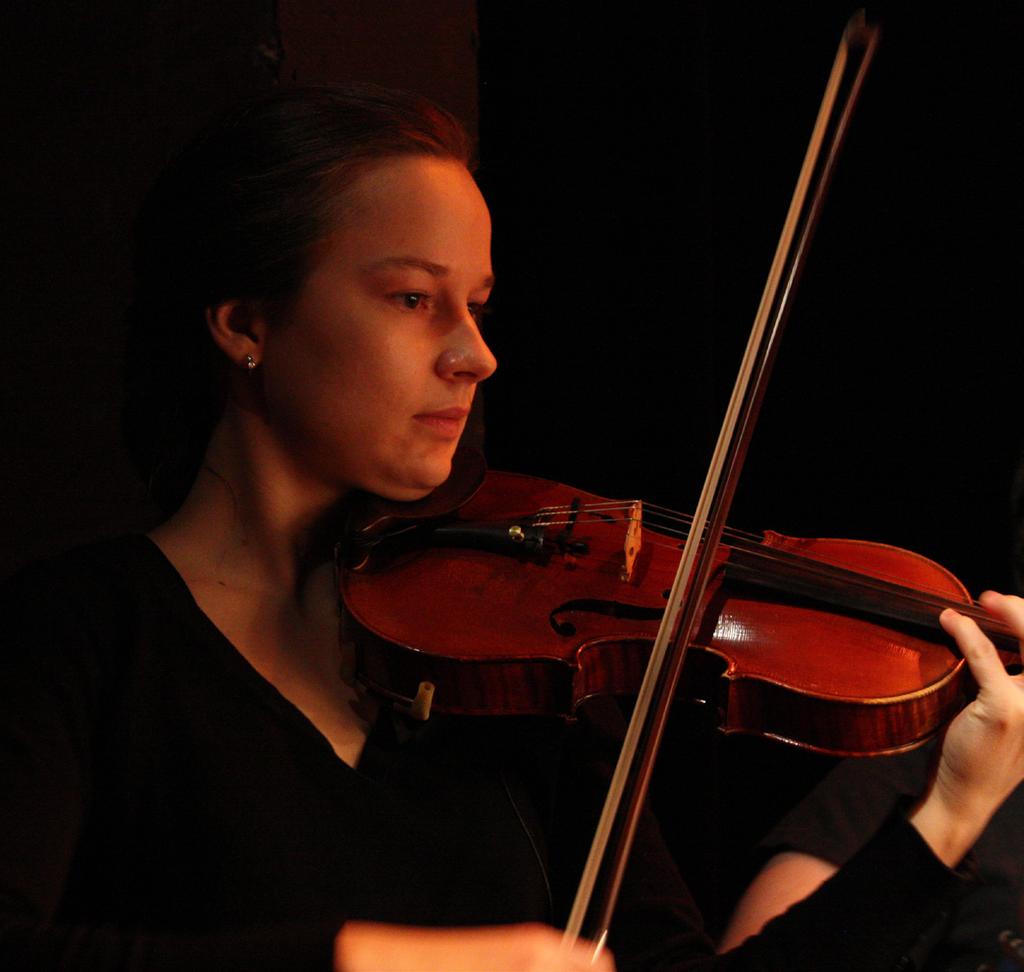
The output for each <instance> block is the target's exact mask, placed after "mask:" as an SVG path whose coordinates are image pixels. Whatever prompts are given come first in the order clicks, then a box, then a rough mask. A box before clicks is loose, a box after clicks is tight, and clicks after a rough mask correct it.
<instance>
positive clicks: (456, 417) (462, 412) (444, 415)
mask: <svg viewBox="0 0 1024 972" xmlns="http://www.w3.org/2000/svg"><path fill="white" fill-rule="evenodd" d="M468 414H469V409H468V408H444V409H441V410H439V411H437V412H421V413H420V414H419V415H416V416H414V418H415V419H416V421H417V422H419V423H420V424H422V425H425V426H427V428H429V429H431V430H432V431H434V432H436V433H437V434H438V435H440V436H442V437H444V438H446V439H457V438H458V437H459V436H460V435H461V434H462V426H463V423H464V422H465V420H466V416H467V415H468Z"/></svg>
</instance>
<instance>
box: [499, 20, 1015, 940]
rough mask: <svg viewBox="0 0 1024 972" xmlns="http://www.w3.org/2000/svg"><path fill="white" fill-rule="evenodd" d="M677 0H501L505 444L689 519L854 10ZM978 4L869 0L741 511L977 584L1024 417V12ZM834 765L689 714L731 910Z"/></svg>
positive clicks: (536, 469) (684, 839) (590, 485)
mask: <svg viewBox="0 0 1024 972" xmlns="http://www.w3.org/2000/svg"><path fill="white" fill-rule="evenodd" d="M911 6H913V7H915V8H916V10H915V11H913V12H912V13H911V12H909V11H908V8H909V7H911ZM654 9H655V8H654V7H653V6H646V5H636V6H635V7H634V8H632V11H631V12H630V13H628V14H626V13H623V12H622V7H621V5H615V6H614V7H611V5H609V7H608V9H606V10H604V11H602V5H597V4H557V5H543V6H542V5H540V4H525V5H524V4H515V5H509V4H481V5H480V7H479V15H480V32H481V56H480V77H481V141H482V166H481V171H480V180H481V184H482V185H483V187H484V189H485V192H486V193H487V195H488V197H489V200H490V202H491V204H492V208H493V211H494V216H495V225H496V243H495V262H496V271H497V275H498V281H499V282H498V285H497V288H496V291H495V299H494V304H495V308H496V312H495V315H494V320H493V323H492V324H490V325H489V326H490V327H491V331H490V336H491V340H492V343H493V345H494V347H495V349H496V352H497V354H498V358H499V361H500V362H501V366H500V367H499V371H498V373H497V375H496V376H495V377H494V378H493V379H491V381H490V383H489V385H488V387H487V389H486V392H487V394H486V401H487V409H488V411H487V427H488V454H489V458H490V460H491V463H492V465H495V466H498V467H506V468H514V469H519V470H525V471H529V472H533V473H536V474H539V475H543V476H547V477H550V478H553V479H558V480H561V481H564V482H569V483H574V484H577V485H579V486H581V487H584V488H587V489H589V490H591V491H593V492H598V493H602V494H605V495H609V496H630V497H631V496H636V495H639V496H642V497H645V498H648V499H653V500H656V501H658V502H660V503H663V504H667V505H670V506H674V507H676V508H682V509H688V508H692V506H693V504H694V503H695V501H696V497H697V494H698V492H699V488H700V484H701V482H702V481H703V473H704V467H705V465H706V463H707V461H708V459H709V457H710V451H711V447H712V444H713V442H714V437H715V436H716V435H717V426H718V423H719V422H720V421H721V414H722V412H723V410H724V406H725V401H726V399H727V397H728V394H729V391H730V390H731V386H732V382H733V379H734V372H735V369H736V367H737V365H738V362H739V356H740V354H741V352H742V347H743V343H744V342H745V340H746V333H747V331H748V330H749V327H750V322H751V321H752V319H753V315H754V311H755V309H756V306H757V301H758V298H759V296H760V292H761V288H762V286H763V281H764V278H765V276H766V274H767V270H768V266H769V263H770V261H771V257H772V253H773V251H774V247H775V241H776V237H777V235H778V232H779V230H780V228H781V225H782V220H783V216H784V214H785V210H786V206H787V204H788V199H789V194H790V193H791V191H792V187H793V185H794V183H795V180H796V173H797V170H798V168H799V164H800V161H801V159H802V156H803V152H804V149H805V146H806V144H807V139H808V136H809V134H810V129H811V125H812V122H813V119H814V115H815V113H816V111H817V105H818V102H819V100H820V97H821V93H822V90H823V88H824V83H825V80H826V78H827V75H828V71H829V68H830V65H831V63H832V58H833V56H834V53H835V49H836V45H837V43H838V40H839V35H840V33H841V30H842V27H843V24H844V22H845V20H846V18H847V16H848V15H849V13H850V8H849V7H848V6H847V5H846V4H840V3H835V2H821V3H816V4H781V3H759V4H741V3H736V2H734V0H725V2H716V3H690V4H680V5H675V6H673V7H672V8H666V7H663V8H659V9H660V10H661V11H662V12H661V13H659V14H657V15H656V14H655V13H654ZM669 9H671V11H672V16H671V19H670V20H669V19H663V18H665V17H667V11H668V10H669ZM969 11H970V12H969V15H968V7H967V6H966V5H963V6H962V7H960V8H954V7H952V6H947V7H945V8H940V9H936V7H935V5H929V6H928V7H927V8H925V7H924V6H923V5H900V6H897V5H892V10H886V9H884V8H879V7H876V8H875V9H874V10H869V15H870V16H873V17H875V18H877V19H879V20H880V22H881V23H882V28H883V33H882V39H881V45H880V48H879V51H878V55H877V57H876V61H875V64H874V68H873V71H872V74H871V77H870V79H869V82H868V84H867V87H866V89H865V92H864V97H863V99H862V102H861V105H860V108H859V111H858V116H857V118H856V119H855V123H854V126H853V129H852V132H851V134H850V138H849V139H848V142H847V147H846V150H845V153H844V156H843V158H842V160H841V164H840V167H839V170H838V173H837V175H836V178H835V181H834V183H833V188H832V191H831V193H830V197H829V200H828V203H827V206H826V211H825V215H824V218H823V220H822V223H821V225H820V228H819V232H818V235H817V239H816V242H815V245H814V248H813V251H812V255H811V259H810V261H809V264H808V267H807V270H806V272H805V274H804V280H803V284H802V287H801V290H800V292H799V294H798V297H797V300H796V303H795V306H794V310H793V314H792V318H791V321H790V324H789V329H788V332H787V334H786V337H785V339H784V341H783V345H782V351H781V356H780V360H779V363H778V366H777V368H776V374H775V377H774V380H773V383H772V385H771V387H770V388H769V391H768V395H767V399H766V402H765V407H764V411H763V413H762V418H761V422H760V425H759V427H758V430H757V432H756V434H755V438H754V443H753V445H752V448H751V453H750V457H749V460H748V463H747V470H746V472H745V475H744V478H743V480H742V482H741V485H740V489H739V492H738V495H737V499H736V503H735V506H734V513H733V516H732V518H731V519H732V522H733V523H734V524H735V525H738V526H741V527H744V528H747V529H751V530H761V529H764V528H772V529H776V530H780V531H783V532H786V533H790V534H794V535H798V536H826V537H827V536H838V537H854V538H864V539H874V540H880V541H884V542H887V543H891V544H895V545H898V546H903V547H907V548H909V549H912V550H915V551H918V552H920V553H923V554H926V555H927V556H929V557H932V558H933V559H935V560H937V561H939V562H940V563H942V564H944V565H946V566H947V567H949V568H950V569H951V570H953V571H954V572H955V573H956V574H957V575H958V576H960V578H961V579H962V580H963V581H964V582H965V583H966V584H967V586H968V587H969V588H970V589H971V590H972V591H974V592H975V593H977V592H978V591H979V590H982V589H984V588H985V587H988V586H991V587H995V588H998V589H1009V586H1010V584H1011V579H1010V570H1009V560H1010V557H1009V551H1010V517H1009V503H1008V497H1009V491H1010V483H1011V479H1012V474H1013V469H1014V465H1015V463H1016V461H1017V457H1018V455H1019V452H1020V446H1021V441H1022V435H1024V430H1022V428H1021V423H1020V413H1019V408H1018V403H1019V400H1020V396H1019V388H1020V382H1021V373H1022V363H1024V362H1022V353H1021V352H1022V350H1024V338H1022V329H1021V317H1020V307H1021V296H1022V285H1021V279H1022V275H1021V272H1020V270H1021V246H1020V228H1021V227H1020V223H1021V201H1020V192H1019V189H1018V182H1019V178H1020V173H1021V161H1022V160H1021V152H1020V149H1021V121H1020V119H1021V108H1022V105H1021V99H1022V88H1021V80H1022V79H1021V76H1020V61H1021V59H1020V56H1019V50H1020V43H1021V40H1022V39H1024V15H1022V13H1021V11H1020V8H1019V7H1017V6H1016V5H1012V4H1009V3H1006V4H997V3H981V4H972V5H970V8H969ZM694 737H697V738H698V739H699V740H701V743H702V745H700V746H696V747H695V746H694V745H693V741H694ZM828 765H829V761H828V760H827V759H824V758H822V757H809V756H806V755H804V754H794V753H793V752H792V751H789V750H786V749H783V748H781V747H777V746H774V745H770V744H766V743H762V742H760V741H757V740H750V739H735V738H734V739H730V740H722V739H720V738H716V737H715V736H714V735H712V734H709V733H708V731H707V727H706V726H705V725H704V724H703V723H701V722H700V720H699V718H698V717H697V716H695V715H694V714H692V713H680V714H679V715H678V716H677V717H675V721H674V724H673V727H672V732H671V734H670V740H669V743H668V752H667V753H666V754H665V755H664V756H663V757H662V759H661V762H660V764H659V766H660V768H659V775H658V779H657V781H656V795H657V798H658V802H659V808H660V810H661V816H662V819H663V825H664V827H665V829H666V831H667V833H668V836H669V839H670V841H671V842H672V844H673V846H674V848H675V850H676V852H677V854H678V855H679V857H680V858H681V860H682V863H683V866H684V868H685V870H686V871H687V873H688V876H690V877H691V879H692V881H693V883H694V885H695V891H696V892H697V894H698V896H699V897H700V899H701V901H702V903H703V905H704V907H705V909H706V911H707V912H708V915H709V918H710V919H711V923H712V925H715V924H717V923H718V922H719V921H720V920H721V919H722V918H723V916H724V915H725V913H726V912H727V909H728V907H729V904H730V901H731V897H732V895H733V894H734V893H735V891H736V889H737V888H738V887H739V883H740V882H741V880H742V879H743V877H744V869H745V868H746V867H747V866H748V864H749V860H750V858H749V857H748V855H747V851H748V845H749V843H750V842H751V841H753V840H754V839H756V838H757V837H758V836H759V835H760V833H761V832H762V831H763V830H764V828H765V827H766V826H767V825H768V824H769V823H770V822H771V820H772V819H773V817H774V816H775V815H776V814H777V813H779V812H781V810H782V809H783V808H784V807H785V806H786V805H787V803H788V802H789V801H791V800H792V799H793V798H794V797H795V796H796V795H797V794H798V793H799V792H801V791H802V790H803V789H804V788H805V787H806V786H807V785H808V784H809V783H810V782H811V781H812V780H813V779H814V778H815V777H816V776H817V775H819V774H820V773H821V772H822V771H823V770H824V769H825V768H827V766H828ZM702 876H703V877H702Z"/></svg>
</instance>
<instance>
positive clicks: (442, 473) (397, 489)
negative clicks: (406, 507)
mask: <svg viewBox="0 0 1024 972" xmlns="http://www.w3.org/2000/svg"><path fill="white" fill-rule="evenodd" d="M451 471H452V463H451V459H448V460H447V461H446V462H444V463H434V464H431V465H430V466H426V467H420V468H417V469H415V470H408V471H407V472H406V473H405V474H404V475H402V476H394V477H389V478H388V479H387V480H386V481H384V482H382V483H381V484H380V487H379V488H378V489H375V490H372V492H374V493H376V494H377V495H378V496H381V497H383V498H384V499H388V500H393V501H395V502H396V503H412V502H415V501H416V500H420V499H423V497H424V496H427V495H429V494H430V493H432V492H433V491H434V490H435V489H437V487H438V486H440V485H441V483H443V482H444V481H445V480H446V479H447V478H448V477H449V475H451Z"/></svg>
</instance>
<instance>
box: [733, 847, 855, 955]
mask: <svg viewBox="0 0 1024 972" xmlns="http://www.w3.org/2000/svg"><path fill="white" fill-rule="evenodd" d="M837 870H838V868H837V867H836V865H835V864H832V863H831V862H829V861H826V860H823V859H822V858H820V857H814V856H813V855H811V854H803V853H800V852H799V851H783V852H782V853H781V854H776V855H775V856H774V857H773V858H771V859H770V860H769V861H768V863H767V864H765V866H764V867H763V868H762V869H761V871H760V873H758V875H757V877H755V878H754V880H753V881H751V882H750V886H749V887H748V888H747V890H746V891H744V892H743V897H742V898H740V900H739V904H737V905H736V910H735V911H734V912H733V913H732V917H731V918H730V919H729V925H728V927H727V928H726V929H725V933H724V934H723V935H722V940H721V942H720V943H719V946H718V948H719V951H721V952H727V951H729V950H730V949H733V948H736V946H737V945H741V944H743V942H745V941H746V940H747V939H748V938H750V936H751V935H756V934H757V933H758V932H759V931H760V930H761V929H762V928H763V927H764V926H765V925H766V924H767V923H768V922H769V921H771V920H772V918H774V917H775V916H776V915H781V914H782V912H784V911H786V910H787V909H788V908H789V907H790V905H794V904H796V902H798V901H802V900H803V899H804V898H806V897H807V896H808V895H810V894H812V893H813V892H814V891H816V890H817V889H818V887H819V886H820V885H821V884H823V883H824V882H825V881H827V880H828V879H829V878H830V877H832V875H833V874H835V873H836V871H837Z"/></svg>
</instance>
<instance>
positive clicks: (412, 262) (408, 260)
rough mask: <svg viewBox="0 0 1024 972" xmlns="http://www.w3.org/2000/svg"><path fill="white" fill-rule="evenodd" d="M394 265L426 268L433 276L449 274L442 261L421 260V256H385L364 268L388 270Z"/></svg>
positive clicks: (419, 268) (418, 268) (417, 268)
mask: <svg viewBox="0 0 1024 972" xmlns="http://www.w3.org/2000/svg"><path fill="white" fill-rule="evenodd" d="M392 267H399V268H408V267H412V268H414V269H416V270H425V271H426V272H427V273H429V274H430V275H431V276H432V277H444V276H447V274H448V268H447V267H445V266H442V265H441V264H440V263H431V262H430V261H429V260H421V259H420V258H419V257H402V256H397V257H385V258H384V259H383V260H377V261H376V262H374V263H369V264H367V265H366V266H365V267H363V269H364V270H370V271H373V270H387V269H390V268H392Z"/></svg>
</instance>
